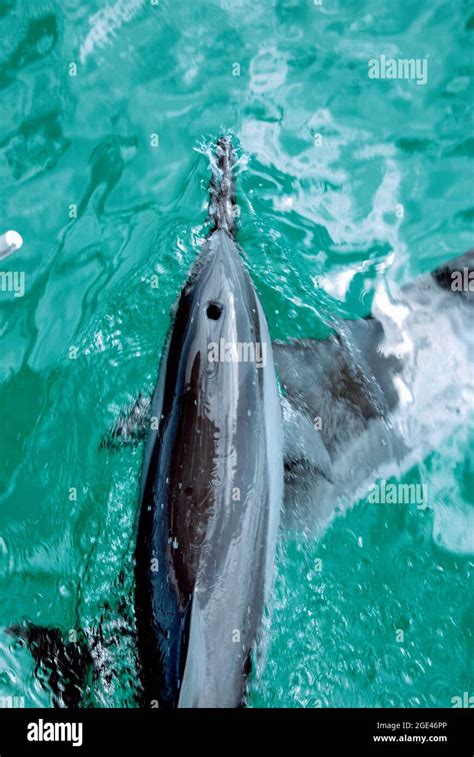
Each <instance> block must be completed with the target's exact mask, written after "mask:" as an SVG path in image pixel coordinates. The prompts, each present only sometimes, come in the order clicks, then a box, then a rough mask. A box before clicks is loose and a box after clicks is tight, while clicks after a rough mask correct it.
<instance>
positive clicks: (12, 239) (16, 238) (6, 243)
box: [0, 230, 23, 260]
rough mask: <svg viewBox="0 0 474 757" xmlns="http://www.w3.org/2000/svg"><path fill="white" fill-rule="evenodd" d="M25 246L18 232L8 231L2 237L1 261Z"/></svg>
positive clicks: (0, 241)
mask: <svg viewBox="0 0 474 757" xmlns="http://www.w3.org/2000/svg"><path fill="white" fill-rule="evenodd" d="M22 244H23V239H22V236H21V234H19V233H18V232H17V231H13V230H10V231H6V232H5V234H2V235H1V236H0V260H2V259H3V258H7V257H8V256H9V255H11V254H12V252H15V250H19V249H20V247H21V245H22Z"/></svg>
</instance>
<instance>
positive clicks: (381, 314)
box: [9, 137, 474, 708]
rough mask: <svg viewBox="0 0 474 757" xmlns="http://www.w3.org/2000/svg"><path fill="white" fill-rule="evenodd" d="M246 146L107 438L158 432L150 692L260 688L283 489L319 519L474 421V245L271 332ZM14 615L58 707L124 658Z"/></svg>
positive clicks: (145, 568) (148, 527)
mask: <svg viewBox="0 0 474 757" xmlns="http://www.w3.org/2000/svg"><path fill="white" fill-rule="evenodd" d="M234 160H235V156H234V151H233V147H232V143H231V141H230V139H229V138H226V137H224V138H221V139H220V140H219V141H218V143H217V148H216V161H215V167H214V171H213V177H212V180H211V192H210V207H209V215H210V218H211V223H212V226H211V231H210V233H209V235H208V238H207V239H206V241H205V243H204V245H203V248H202V250H201V252H200V254H199V256H198V258H197V260H196V262H195V264H194V266H193V268H192V270H191V273H190V276H189V278H188V281H187V282H186V284H185V286H184V288H183V290H182V292H181V295H180V297H179V301H178V304H177V307H176V311H175V317H174V319H173V325H172V327H171V330H170V333H169V336H168V339H167V345H166V347H165V350H164V352H163V356H162V361H161V367H160V371H159V379H158V383H157V386H156V389H155V391H154V394H153V396H152V397H151V398H147V397H145V396H142V395H140V396H139V397H138V399H137V401H136V403H135V405H134V406H133V408H132V409H131V412H130V414H129V415H128V417H126V418H123V419H119V421H118V423H117V424H116V425H115V427H114V430H113V432H112V434H111V435H110V438H109V443H110V444H112V446H115V445H116V444H121V443H123V442H129V441H134V440H137V439H139V438H141V434H142V432H143V430H144V429H145V428H146V430H147V438H146V446H145V453H144V463H143V471H142V477H141V486H140V512H139V522H138V529H137V534H136V547H135V593H134V599H133V602H134V608H135V620H136V638H135V636H134V644H135V643H136V646H137V650H138V657H139V669H140V681H141V690H142V695H143V696H142V703H143V704H144V705H145V706H149V707H156V706H159V707H162V708H175V707H238V706H240V705H242V704H243V703H244V702H245V695H246V689H247V683H248V677H249V672H250V670H251V664H252V658H253V656H254V654H255V652H256V650H257V648H258V642H259V641H260V639H261V635H262V634H261V629H262V627H263V623H262V620H263V616H264V610H265V607H266V606H268V605H269V595H270V591H271V587H272V573H273V567H274V562H275V553H276V544H277V538H278V530H279V522H280V513H281V510H282V503H283V499H284V512H285V516H286V517H287V520H286V524H289V525H294V524H296V527H297V528H298V529H299V530H301V529H302V528H303V529H304V530H307V529H308V527H309V528H310V529H311V531H312V532H314V531H321V530H322V529H323V528H325V527H326V526H327V524H328V523H329V522H330V521H331V519H332V518H333V516H334V514H335V513H336V512H343V511H344V510H345V509H346V508H347V507H350V506H351V505H352V504H354V503H355V502H356V501H357V499H358V498H359V497H360V496H362V495H363V494H364V493H367V486H368V484H369V483H370V482H373V481H374V480H375V479H376V478H377V477H381V476H385V477H386V478H388V477H389V476H392V475H396V476H400V475H401V474H403V473H404V472H405V471H406V470H408V468H409V467H410V466H411V465H413V464H414V463H415V462H417V461H420V460H422V459H423V457H424V456H425V455H426V454H427V453H428V452H430V451H431V450H432V449H434V448H435V447H436V446H437V445H439V444H440V443H441V442H442V441H443V439H446V437H447V436H448V435H449V434H450V433H452V431H453V430H454V429H455V428H457V427H459V426H460V425H462V424H467V423H469V422H470V421H471V419H472V406H473V400H474V378H473V371H472V365H473V354H474V335H473V331H472V328H471V324H472V317H473V306H474V251H472V250H471V251H469V252H467V253H465V254H464V255H462V256H460V257H458V258H456V259H454V260H451V261H450V262H448V263H446V264H444V265H443V266H441V267H440V268H438V269H436V270H435V271H434V272H433V273H431V274H426V275H424V276H421V277H418V278H417V279H416V280H415V281H413V282H411V283H409V284H407V285H405V286H404V287H402V288H401V289H400V290H399V291H398V292H396V293H395V296H393V293H391V292H390V291H388V290H387V286H386V283H385V282H383V281H380V282H379V283H378V285H377V289H376V292H375V297H374V301H373V305H372V310H371V314H370V316H368V317H367V318H365V319H360V320H357V321H343V322H339V323H338V324H336V325H335V328H334V333H333V334H332V335H331V337H330V338H329V339H325V340H319V339H309V338H308V339H301V340H291V341H290V342H286V343H281V342H275V343H273V344H272V342H271V340H270V335H269V329H268V325H267V322H266V319H265V315H264V312H263V309H262V306H261V304H260V301H259V299H258V296H257V294H256V292H255V289H254V287H253V284H252V282H251V280H250V278H249V276H248V273H247V271H246V269H245V266H244V264H243V260H242V257H241V252H240V249H239V246H238V243H237V241H236V233H237V228H236V212H235V211H236V198H235V187H234V179H233V168H234ZM222 345H223V347H222ZM277 376H278V382H277ZM150 416H151V421H152V422H151V424H150V422H149V419H150ZM137 431H138V432H137ZM107 446H109V444H108V445H107ZM284 474H285V475H284ZM133 536H135V534H134V535H133ZM122 599H123V597H122ZM127 600H128V597H127ZM122 604H124V605H127V606H128V601H126V600H124V601H123V602H122ZM78 625H80V624H79V623H78ZM9 630H10V632H11V633H12V634H13V635H15V636H17V637H20V638H22V639H24V640H26V641H27V643H28V646H29V647H30V649H31V651H32V653H33V656H34V658H35V661H36V663H37V665H39V664H40V661H41V663H42V664H43V665H44V666H45V667H46V669H47V670H49V671H50V678H49V680H50V685H51V689H52V691H53V697H54V700H53V701H54V703H55V704H56V705H57V706H77V705H78V703H79V702H80V701H81V698H82V696H83V692H84V691H85V690H86V689H87V680H88V670H89V668H90V667H93V668H94V670H95V675H96V676H97V675H98V674H102V673H101V671H102V672H103V671H104V668H108V669H107V670H106V671H105V672H106V673H107V674H109V673H110V670H109V667H110V655H109V656H107V655H106V654H104V651H103V649H104V647H103V636H104V634H103V633H102V631H101V633H100V634H99V637H97V634H95V632H94V633H91V632H90V631H89V630H85V631H84V639H81V640H80V643H78V644H67V643H66V644H65V643H64V642H63V641H62V635H63V634H62V632H61V631H60V630H59V629H54V628H53V629H45V628H43V627H41V626H37V625H35V624H32V623H26V624H22V625H16V626H12V627H11V628H10V629H9ZM124 632H125V626H124V624H122V626H121V627H120V633H121V634H123V633H124Z"/></svg>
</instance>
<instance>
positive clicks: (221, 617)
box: [135, 138, 283, 708]
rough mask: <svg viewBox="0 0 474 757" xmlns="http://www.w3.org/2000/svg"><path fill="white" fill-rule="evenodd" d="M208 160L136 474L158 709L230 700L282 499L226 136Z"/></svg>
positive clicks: (145, 649)
mask: <svg viewBox="0 0 474 757" xmlns="http://www.w3.org/2000/svg"><path fill="white" fill-rule="evenodd" d="M216 163H217V170H215V173H214V178H213V181H212V184H211V203H210V217H211V219H212V220H213V222H214V227H213V230H212V232H211V234H210V236H209V237H208V239H207V241H206V243H205V244H204V246H203V249H202V251H201V253H200V255H199V257H198V259H197V261H196V263H195V265H194V267H193V269H192V271H191V274H190V277H189V279H188V281H187V283H186V285H185V287H184V289H183V291H182V293H181V296H180V299H179V304H178V307H177V311H176V315H175V319H174V325H173V327H172V330H171V333H170V337H169V341H168V346H167V349H166V351H165V353H164V356H163V358H162V364H161V368H160V378H159V381H158V385H157V388H156V390H155V394H154V397H153V400H152V406H151V411H152V417H154V418H156V419H158V423H157V424H156V425H158V428H157V430H154V431H152V432H151V433H150V436H149V438H148V442H147V446H146V451H145V462H144V468H143V477H142V494H141V511H140V521H139V531H138V540H137V548H136V592H135V611H136V619H137V634H138V649H139V657H140V663H141V680H142V686H143V690H144V702H145V705H147V706H159V707H165V708H166V707H238V706H240V705H241V704H242V702H243V699H244V696H245V689H246V680H247V677H248V672H249V669H250V660H251V655H252V651H253V649H254V647H255V644H256V642H257V639H258V636H259V629H260V626H261V621H262V615H263V612H264V607H265V603H266V600H267V598H268V592H269V589H270V587H271V581H272V573H273V566H274V560H275V550H276V542H277V534H278V525H279V518H280V509H281V504H282V493H283V452H282V427H281V406H280V399H279V393H278V386H277V381H276V376H275V370H274V365H273V356H272V346H271V340H270V336H269V331H268V326H267V322H266V319H265V316H264V313H263V310H262V307H261V305H260V302H259V300H258V297H257V294H256V292H255V289H254V287H253V285H252V282H251V281H250V278H249V276H248V274H247V272H246V270H245V267H244V265H243V262H242V259H241V256H240V253H239V249H238V246H237V244H236V241H235V236H234V235H235V222H234V218H235V213H234V204H235V197H234V185H233V178H232V166H233V148H232V143H231V141H230V139H228V138H221V139H220V140H219V142H218V144H217V150H216ZM216 346H219V348H222V347H223V346H224V347H227V348H226V349H224V350H222V349H219V350H217V352H216ZM213 350H214V352H213ZM262 356H263V357H264V359H261V358H262ZM258 358H260V359H258Z"/></svg>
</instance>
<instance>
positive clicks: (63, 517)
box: [0, 0, 474, 707]
mask: <svg viewBox="0 0 474 757" xmlns="http://www.w3.org/2000/svg"><path fill="white" fill-rule="evenodd" d="M107 8H109V10H108V11H107ZM0 15H1V23H2V40H3V47H2V51H1V54H0V55H1V60H2V72H1V75H0V93H1V97H2V119H1V122H0V149H1V162H0V172H1V182H2V196H1V200H2V202H1V220H2V228H1V233H3V231H4V230H6V229H9V228H12V229H16V230H17V231H18V232H20V233H21V235H22V236H23V238H24V245H23V247H22V248H21V250H19V251H18V252H17V253H15V254H14V255H12V256H11V257H10V258H8V260H6V261H2V270H5V271H10V270H11V271H24V272H25V276H26V278H25V281H26V291H25V296H24V297H22V298H15V297H14V296H13V295H12V294H11V293H8V292H1V293H0V298H1V299H0V329H1V330H0V335H1V337H0V338H1V351H0V381H1V385H0V428H1V435H0V459H1V460H2V465H1V467H0V628H4V627H6V626H8V625H10V624H12V623H16V622H19V621H20V620H22V619H29V620H32V621H34V622H36V623H38V624H42V625H54V626H60V627H61V628H62V629H63V630H64V631H65V633H68V632H70V631H71V630H72V629H78V628H86V629H88V628H93V627H96V626H97V624H98V623H99V621H102V622H103V625H104V634H105V637H106V640H107V639H110V640H112V639H114V638H116V637H117V634H116V633H114V629H115V628H116V623H117V622H118V621H119V620H121V618H122V615H121V613H119V611H118V609H117V606H118V603H119V601H120V599H121V598H122V596H125V597H126V599H127V601H128V602H129V601H130V599H129V598H130V594H131V592H132V589H133V582H132V569H133V568H132V557H133V527H134V522H135V516H136V512H137V506H138V503H137V482H138V477H139V472H140V465H141V450H140V449H123V450H121V451H119V452H116V453H113V454H112V453H110V452H106V451H105V450H101V449H100V442H101V439H102V438H103V435H104V434H105V433H106V431H107V429H108V428H109V427H110V425H111V424H112V423H113V422H114V419H115V418H116V416H117V414H118V412H119V411H120V409H121V408H123V407H125V406H127V405H129V404H130V403H131V402H133V401H134V399H135V397H136V395H137V394H138V392H140V391H149V390H150V389H151V388H152V387H153V386H154V383H155V381H156V377H157V370H158V363H159V357H160V353H161V350H162V347H163V343H164V339H165V336H166V333H167V330H168V327H169V323H170V308H171V307H172V305H173V303H174V301H175V299H176V297H177V295H178V293H179V291H180V288H181V286H182V285H183V283H184V281H185V279H186V275H187V272H188V270H189V267H190V265H191V263H192V261H193V260H194V258H195V256H196V254H197V252H198V251H199V248H200V245H201V243H202V240H203V239H204V237H205V235H206V233H207V228H208V227H207V225H206V211H207V187H208V181H209V176H210V169H209V155H210V148H211V145H212V143H213V141H215V139H216V137H217V136H218V135H219V134H220V133H222V132H223V131H229V132H230V133H232V134H233V136H234V141H235V143H236V145H237V150H238V153H239V156H240V160H239V168H238V199H239V205H240V208H241V219H240V232H239V241H240V242H241V244H242V246H243V248H244V250H245V259H246V262H247V264H248V267H249V270H250V273H251V275H252V278H253V281H254V282H255V285H256V288H257V290H258V293H259V296H260V298H261V301H262V304H263V307H264V310H265V312H266V314H267V318H268V321H269V325H270V330H271V333H272V336H273V337H274V338H280V339H287V338H289V337H301V336H313V337H316V336H324V335H325V334H326V333H327V327H326V325H325V324H326V323H327V322H328V320H329V321H330V320H331V319H332V318H335V317H337V316H340V315H343V316H346V317H356V316H362V315H365V314H367V313H368V312H369V311H370V304H371V298H372V293H373V286H374V282H375V279H376V278H377V277H380V276H385V275H388V274H390V275H391V276H393V278H394V279H395V280H397V281H400V282H401V281H406V280H409V279H411V278H413V277H415V276H416V275H417V274H418V273H420V272H424V271H427V270H431V269H432V268H434V267H435V266H436V265H438V264H439V263H441V262H442V261H444V260H447V259H449V258H450V257H453V256H454V255H457V254H459V253H460V252H463V251H464V250H465V249H468V247H470V246H472V223H473V218H474V195H473V190H472V181H471V173H472V157H473V154H474V142H473V139H472V112H473V109H472V102H473V99H472V95H473V87H472V72H473V60H472V38H473V34H474V5H473V4H472V3H461V2H459V3H455V4H448V3H445V2H440V1H439V0H436V2H433V1H431V2H427V1H426V0H418V2H405V3H401V4H393V3H388V2H387V3H384V2H357V3H356V2H344V3H342V2H330V1H329V0H323V3H322V5H321V6H315V5H314V4H313V3H312V2H310V0H306V2H304V1H303V0H301V1H300V2H297V1H296V0H287V1H284V0H282V1H281V2H265V3H264V2H254V1H253V2H247V0H242V2H238V1H237V0H236V1H235V2H230V0H229V1H227V0H220V1H219V2H218V1H217V0H216V1H215V2H204V1H203V2H199V3H192V2H173V3H172V2H170V1H169V0H160V2H159V3H158V4H157V5H153V4H152V3H150V2H145V0H144V1H143V2H140V1H139V0H136V2H132V1H131V0H130V1H128V2H126V0H121V2H117V3H115V4H114V3H112V2H111V3H110V4H109V5H108V6H106V5H105V4H104V3H98V2H78V1H77V0H62V2H61V3H54V2H41V1H40V0H38V1H36V2H26V1H25V0H22V2H14V0H11V1H10V2H8V1H7V0H4V2H1V3H0ZM380 55H386V56H387V57H389V56H392V57H394V58H419V59H427V60H428V81H427V83H426V84H425V85H418V84H417V82H416V81H414V80H373V79H369V77H368V60H369V59H371V58H374V57H379V56H380ZM236 74H240V75H236ZM318 135H319V136H318ZM347 272H350V273H351V274H352V275H351V277H350V283H349V285H348V286H343V285H341V282H342V284H343V283H344V281H347V279H346V278H344V275H345V274H347ZM473 441H474V435H473V433H472V431H469V429H465V428H459V429H458V431H457V432H456V433H455V434H454V435H453V437H452V438H451V439H448V440H446V443H445V446H444V447H443V448H441V449H438V450H436V451H434V452H433V453H432V454H431V455H430V457H429V458H427V459H426V460H425V461H424V463H423V465H420V466H418V467H417V468H416V469H413V470H412V471H410V473H409V474H408V476H407V477H406V479H404V480H405V481H415V482H417V481H428V482H429V484H430V487H431V490H432V491H434V492H435V498H434V499H435V500H439V501H441V503H442V506H443V509H442V510H441V509H440V508H439V507H438V509H437V508H436V504H432V505H431V506H430V507H429V508H428V509H426V510H424V511H419V510H417V509H410V508H407V507H406V506H403V505H398V506H394V505H385V506H377V507H374V506H369V505H368V504H367V502H366V501H361V502H358V503H354V507H353V508H352V509H351V510H350V511H348V512H347V513H346V514H345V515H344V516H343V517H342V516H341V517H339V518H337V519H336V520H335V521H334V522H333V523H332V525H331V526H330V528H329V529H328V530H327V531H326V533H325V534H324V535H323V536H322V537H316V536H315V535H312V534H311V533H307V532H306V533H304V534H303V533H298V532H296V531H291V532H287V533H283V534H282V540H281V545H280V554H279V559H278V564H277V581H276V587H275V608H274V614H273V619H272V623H271V629H270V633H269V640H268V650H267V654H266V662H265V665H264V666H263V671H262V673H261V675H260V677H258V678H257V679H256V680H254V682H253V685H252V689H251V694H250V704H251V705H254V706H263V707H273V706H289V707H298V706H311V707H314V706H323V707H324V706H337V707H339V706H369V707H370V706H393V705H399V706H441V707H449V706H451V699H452V697H453V696H456V695H459V694H461V695H462V692H464V691H470V692H472V690H473V671H472V667H471V662H470V661H471V660H472V657H473V655H472V652H473V637H472V625H473V623H472V621H473V619H474V617H473V611H472V609H469V608H470V605H469V586H470V584H469V580H470V576H471V571H472V562H470V558H472V553H469V551H468V552H466V550H465V549H464V550H460V549H458V548H457V540H456V535H457V532H456V528H457V530H458V531H459V529H461V528H463V527H464V524H465V523H466V522H468V523H469V522H471V523H472V521H466V519H465V518H464V515H463V514H464V513H465V511H466V508H467V509H469V511H470V512H472V505H473V504H474V495H473V487H472V483H473V467H474V466H473V457H472V454H473V453H472V450H473V449H474V444H473ZM459 523H460V524H461V525H456V524H459ZM453 529H454V533H453ZM318 560H321V561H322V563H321V564H319V563H318ZM319 567H321V570H319V569H318V568H319ZM121 572H122V574H123V581H122V582H121V581H120V580H119V575H120V573H121ZM107 603H108V605H109V607H108V608H107V609H105V610H104V607H105V605H106V604H107ZM77 608H78V609H77ZM400 630H402V631H403V632H404V633H403V640H402V641H400V640H397V633H398V632H399V631H400ZM398 638H400V635H399V634H398ZM107 649H108V651H107V653H108V655H109V657H110V661H111V662H110V666H109V667H110V669H111V670H112V675H111V676H110V678H107V679H106V680H104V679H101V680H99V681H96V682H94V685H93V687H92V693H91V695H90V698H91V703H92V704H95V705H97V706H128V705H130V706H131V705H133V704H134V697H133V681H134V670H135V659H134V653H133V644H132V643H131V641H130V639H129V638H128V637H127V635H126V634H125V636H124V638H123V641H121V642H120V643H119V644H115V643H113V641H110V643H109V644H108V646H107ZM0 694H2V695H13V696H20V695H21V696H24V697H25V701H26V704H27V705H28V704H29V705H38V706H41V705H47V704H48V703H49V701H50V700H49V691H48V687H47V685H45V684H44V683H43V684H42V682H41V677H37V676H35V675H34V671H33V663H32V660H31V658H30V656H29V654H28V653H27V652H26V650H24V649H22V648H20V647H19V646H18V645H17V644H13V643H12V640H11V637H8V636H6V635H5V634H0Z"/></svg>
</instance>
